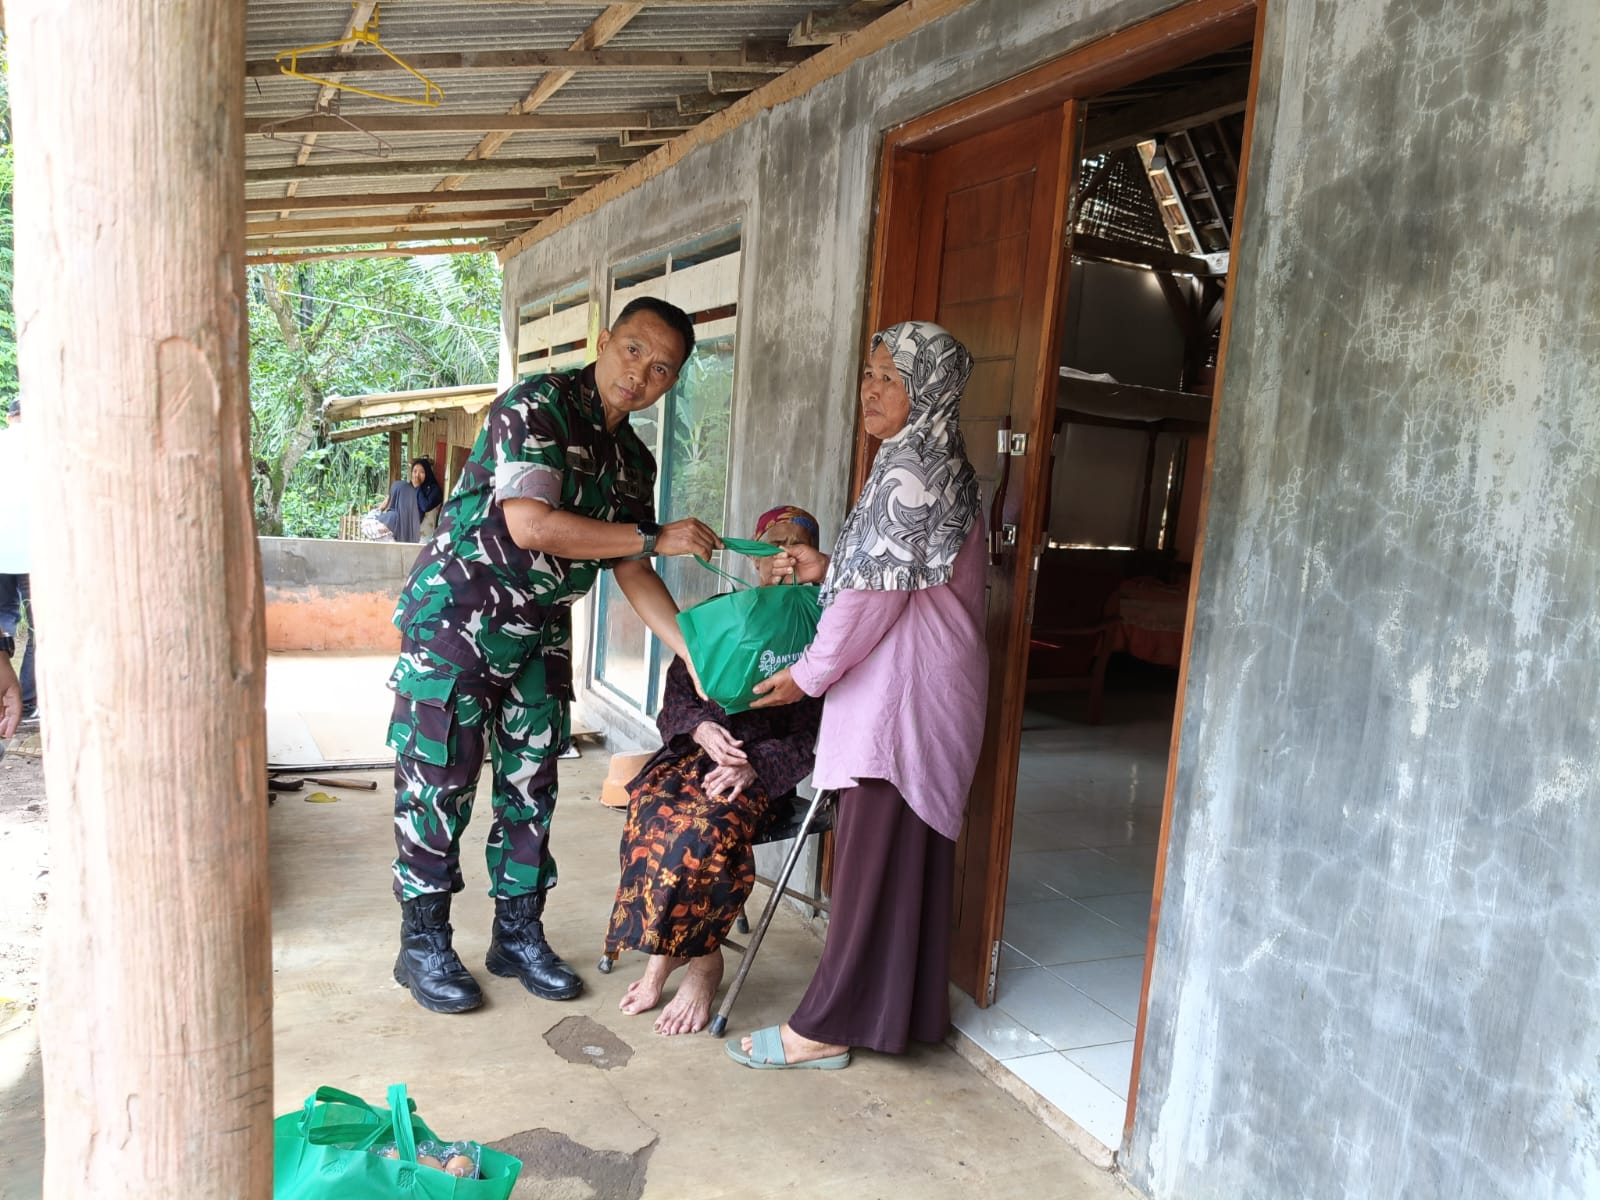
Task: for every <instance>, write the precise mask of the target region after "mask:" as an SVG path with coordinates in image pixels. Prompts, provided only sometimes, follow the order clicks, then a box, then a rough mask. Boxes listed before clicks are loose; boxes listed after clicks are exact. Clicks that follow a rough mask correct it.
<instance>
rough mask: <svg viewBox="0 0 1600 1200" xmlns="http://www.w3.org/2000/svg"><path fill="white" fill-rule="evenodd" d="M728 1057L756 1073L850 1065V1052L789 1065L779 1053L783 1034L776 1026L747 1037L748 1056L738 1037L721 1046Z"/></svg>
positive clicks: (834, 1067) (811, 1069)
mask: <svg viewBox="0 0 1600 1200" xmlns="http://www.w3.org/2000/svg"><path fill="white" fill-rule="evenodd" d="M724 1046H725V1048H726V1049H727V1051H728V1057H729V1058H731V1059H733V1061H734V1062H736V1063H739V1064H740V1065H742V1066H746V1067H753V1068H754V1069H755V1070H757V1071H840V1070H843V1069H844V1068H845V1067H848V1066H849V1065H850V1051H848V1050H846V1051H845V1052H844V1053H843V1054H835V1055H833V1056H831V1057H829V1058H813V1059H811V1060H810V1061H809V1062H797V1063H792V1062H790V1061H789V1060H788V1059H787V1058H785V1057H784V1054H783V1033H782V1030H781V1029H780V1027H779V1026H777V1025H768V1026H767V1027H766V1028H765V1029H758V1030H756V1031H755V1032H754V1033H752V1034H751V1035H750V1053H749V1054H746V1053H745V1052H744V1049H743V1048H742V1047H741V1046H740V1045H739V1039H738V1038H729V1039H728V1041H727V1042H726V1043H724Z"/></svg>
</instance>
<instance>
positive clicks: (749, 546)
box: [694, 537, 800, 589]
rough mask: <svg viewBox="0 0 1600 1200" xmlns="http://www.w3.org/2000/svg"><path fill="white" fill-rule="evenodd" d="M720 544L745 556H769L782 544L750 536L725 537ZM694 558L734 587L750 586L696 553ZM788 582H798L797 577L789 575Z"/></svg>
mask: <svg viewBox="0 0 1600 1200" xmlns="http://www.w3.org/2000/svg"><path fill="white" fill-rule="evenodd" d="M722 544H723V546H724V547H725V548H726V549H729V550H732V551H733V552H734V553H735V554H742V555H744V556H745V557H746V558H771V557H772V556H773V555H775V554H782V553H783V547H782V546H774V545H773V544H772V543H771V542H757V541H753V540H752V539H750V538H736V537H725V538H723V539H722ZM694 560H695V562H697V563H699V564H700V565H701V566H702V567H704V568H705V569H706V570H708V571H710V572H711V573H712V574H713V575H720V576H722V578H724V579H726V580H727V581H728V582H729V583H731V584H733V586H734V588H735V589H738V588H748V587H750V586H751V585H750V584H748V583H746V582H745V581H744V580H742V579H735V578H734V577H733V576H732V575H729V574H728V573H727V572H726V571H724V570H723V569H722V568H721V567H714V566H712V565H711V563H710V562H708V561H707V560H705V559H703V558H701V557H700V556H699V555H698V554H696V555H695V556H694ZM789 582H790V583H799V582H800V580H799V579H798V578H797V577H794V576H791V577H790V579H789Z"/></svg>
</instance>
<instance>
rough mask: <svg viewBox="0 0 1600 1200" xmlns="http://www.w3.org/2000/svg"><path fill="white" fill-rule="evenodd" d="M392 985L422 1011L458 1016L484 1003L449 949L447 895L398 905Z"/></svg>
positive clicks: (436, 894) (475, 984)
mask: <svg viewBox="0 0 1600 1200" xmlns="http://www.w3.org/2000/svg"><path fill="white" fill-rule="evenodd" d="M394 978H395V982H397V983H400V984H404V985H405V986H406V987H408V988H410V989H411V995H412V997H413V998H414V999H415V1000H416V1002H417V1003H418V1004H420V1005H422V1007H423V1008H426V1009H429V1010H430V1011H432V1012H438V1013H460V1012H467V1011H469V1010H471V1009H474V1008H477V1007H478V1006H479V1005H480V1004H482V1003H483V990H482V989H481V988H480V987H478V981H477V980H476V979H474V978H473V977H472V974H471V972H469V971H468V970H467V968H466V967H465V966H464V965H463V964H462V962H461V959H460V958H458V957H457V956H456V952H455V951H454V950H453V949H451V947H450V893H449V892H427V893H425V894H423V895H421V896H417V897H415V898H413V899H411V900H403V901H401V902H400V957H399V958H397V959H395V960H394Z"/></svg>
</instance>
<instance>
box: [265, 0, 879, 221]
mask: <svg viewBox="0 0 1600 1200" xmlns="http://www.w3.org/2000/svg"><path fill="white" fill-rule="evenodd" d="M851 2H852V0H753V2H752V3H748V4H741V3H732V4H728V3H723V4H711V3H708V4H689V5H684V4H663V5H657V6H646V7H645V8H644V9H643V11H642V12H640V13H639V14H638V15H637V16H635V17H634V18H633V19H632V20H630V21H629V22H628V23H627V24H626V25H624V26H623V27H622V28H621V29H620V30H617V31H615V32H614V33H613V36H612V37H611V38H610V39H609V40H608V41H607V42H606V44H605V46H604V47H603V50H602V52H606V51H611V52H619V53H626V52H637V51H669V50H670V51H683V52H686V53H708V52H723V53H727V52H735V51H738V50H739V49H740V48H741V47H742V46H743V45H744V44H745V43H746V42H749V41H759V42H765V43H773V44H779V45H781V44H784V43H785V42H786V41H787V39H788V36H789V34H790V32H791V31H792V30H793V29H794V28H795V26H796V25H797V24H798V23H799V22H800V21H801V20H803V19H804V18H805V17H806V15H807V14H808V13H811V12H816V11H820V10H831V9H838V8H843V7H845V6H847V5H848V4H850V3H851ZM378 11H379V24H378V32H379V36H380V37H381V38H382V40H383V44H384V46H385V47H386V48H387V49H389V50H390V51H392V52H393V53H394V54H397V55H399V56H400V57H401V58H407V57H408V56H415V55H421V54H429V53H441V52H478V51H496V50H539V51H564V50H567V49H568V48H569V47H570V46H571V45H572V44H573V43H574V42H575V41H577V40H578V39H579V38H580V37H582V36H584V34H585V32H586V31H587V30H588V29H589V28H590V26H591V24H592V23H593V22H594V21H595V20H596V18H598V17H600V16H601V15H602V14H603V13H605V12H606V11H607V7H606V5H605V4H602V3H596V4H583V3H566V2H564V0H552V2H549V3H542V4H530V3H526V2H523V3H492V2H489V3H485V2H479V0H473V2H470V3H469V2H467V0H391V2H389V3H383V4H380V6H379V10H378ZM350 16H351V5H350V3H349V0H248V25H247V32H246V47H247V50H246V53H247V57H248V58H249V59H250V60H251V61H252V62H267V61H268V60H271V59H272V58H273V57H274V56H275V55H277V54H278V53H280V52H282V51H284V50H288V49H292V48H298V47H303V46H306V45H308V44H311V43H317V42H326V41H332V40H333V39H335V38H337V37H339V36H340V34H342V33H343V32H344V30H345V26H346V24H347V23H348V21H349V20H350ZM359 53H360V54H375V53H376V52H375V51H373V50H371V49H367V48H362V49H361V50H360V51H359ZM426 73H427V74H428V75H429V76H430V77H431V78H433V79H434V81H435V82H436V83H437V84H438V85H439V86H440V87H441V88H442V89H443V91H444V98H443V101H442V103H440V104H439V105H438V106H437V107H418V106H413V105H403V104H397V103H394V102H392V101H386V100H382V99H376V98H373V97H368V96H361V95H357V94H355V93H352V92H348V91H341V92H338V93H337V94H336V100H335V103H336V105H337V111H338V112H339V113H340V115H342V116H344V117H345V118H347V119H349V120H352V121H354V122H355V123H356V124H357V125H359V124H360V123H361V122H362V120H363V118H369V117H375V116H382V117H384V118H401V119H404V118H406V117H408V116H415V117H420V118H423V121H422V124H423V125H426V124H427V121H426V118H428V117H430V116H432V117H435V118H439V117H449V116H461V115H466V116H477V115H479V114H495V115H498V114H504V113H507V112H509V111H510V110H511V109H512V108H513V106H515V105H517V104H519V103H520V102H521V101H522V100H523V99H524V98H525V97H526V96H527V95H528V93H529V92H530V91H531V90H532V89H533V88H534V87H535V86H536V85H537V84H538V83H539V82H540V80H541V79H542V78H544V77H546V76H547V75H548V74H549V72H548V71H545V70H540V69H537V68H530V69H527V70H521V69H501V68H498V67H497V68H494V69H488V70H482V69H474V70H429V71H427V72H426ZM773 77H775V76H773ZM348 79H349V81H350V82H354V83H357V84H358V85H360V86H364V87H371V88H373V89H374V90H392V91H395V92H399V93H403V94H412V93H416V94H420V93H421V85H420V84H418V83H416V82H415V81H413V80H410V78H409V77H408V76H406V75H404V74H403V73H400V72H385V73H382V74H379V73H375V72H368V73H364V74H362V75H359V76H349V77H348ZM708 86H709V81H708V78H707V72H706V71H705V70H700V69H683V70H611V69H608V70H579V71H577V72H576V73H574V74H573V75H572V76H571V77H570V79H568V80H567V81H566V82H565V83H564V84H563V86H561V87H560V89H559V90H557V91H556V92H555V93H554V94H553V95H551V96H550V97H548V98H547V99H546V100H545V102H544V103H543V104H541V105H540V106H539V108H538V109H537V114H536V115H545V116H551V117H574V116H582V115H587V114H595V113H613V112H615V113H631V114H642V113H644V112H646V110H649V109H660V108H671V107H672V106H673V104H674V101H675V99H676V98H677V97H679V96H684V95H694V94H698V93H703V92H705V91H706V90H707V87H708ZM317 95H318V87H317V85H316V84H313V83H310V82H308V81H305V80H299V79H292V78H287V77H284V76H281V75H275V74H271V73H270V70H269V71H268V73H263V74H261V75H258V76H253V77H251V78H250V79H248V80H247V81H246V85H245V116H246V119H247V120H253V121H264V120H283V119H288V118H293V117H298V116H303V115H305V114H307V113H308V112H310V111H311V110H312V108H313V106H314V104H315V103H316V100H317ZM483 136H484V135H483V132H482V131H481V130H468V131H461V130H440V129H424V130H411V131H405V132H387V131H385V132H383V133H382V134H381V137H382V140H383V146H382V147H381V149H382V150H383V153H384V155H385V156H384V157H383V158H375V157H370V156H369V155H368V154H363V153H361V151H371V150H376V149H380V146H379V143H377V142H376V141H374V140H373V139H372V138H370V137H365V136H363V135H362V134H360V133H357V132H354V131H340V132H323V133H320V134H318V135H317V136H316V137H314V138H311V139H309V140H310V141H311V142H312V143H314V144H313V145H312V148H311V149H310V151H309V153H308V154H307V161H306V164H305V169H306V170H307V172H308V174H306V175H305V176H304V177H301V178H298V179H295V180H292V181H291V180H285V179H273V180H262V179H260V178H253V177H251V175H252V174H253V173H255V172H258V171H263V170H273V169H276V170H279V171H281V170H283V169H285V168H293V167H295V166H296V159H297V157H298V156H299V155H300V153H301V141H300V140H299V139H304V138H305V135H304V134H292V133H278V134H277V136H276V137H274V138H269V137H266V136H262V135H261V134H252V135H250V136H249V137H248V139H247V149H246V159H245V165H246V171H247V172H248V173H250V174H247V179H246V194H247V195H248V196H250V197H251V198H252V199H266V198H277V197H282V196H284V195H286V194H287V192H288V191H289V189H290V188H291V187H292V188H293V189H294V191H295V193H296V194H298V195H301V196H308V197H312V196H314V197H336V196H343V195H350V196H360V197H377V196H382V195H392V194H396V193H415V192H423V191H429V190H431V189H432V188H434V186H435V185H436V184H437V183H438V182H439V181H440V180H441V179H442V178H444V177H445V175H446V174H449V173H450V172H448V171H444V170H440V169H438V164H446V163H449V164H452V165H453V164H454V163H455V162H457V161H460V160H463V159H465V158H466V157H467V156H468V155H469V154H472V153H473V152H474V150H475V148H477V147H478V146H479V145H480V144H481V142H482V138H483ZM619 136H620V135H619V131H618V130H615V129H590V130H571V129H567V130H548V131H546V130H536V131H532V130H530V131H520V130H519V131H515V132H512V133H510V134H509V136H506V135H503V134H502V135H501V136H500V137H499V138H498V139H497V140H498V141H499V142H500V145H499V146H498V147H496V149H495V150H494V151H493V152H492V155H491V158H492V159H495V160H502V161H503V160H523V159H544V158H559V159H569V160H577V159H583V160H586V161H590V160H596V151H597V148H599V147H602V146H610V147H613V148H614V147H616V146H617V144H618V140H619ZM596 161H597V160H596ZM407 162H411V163H427V164H434V166H433V168H432V169H422V170H418V171H414V172H406V173H404V174H395V173H393V172H396V171H397V170H398V169H399V168H400V167H401V164H404V163H407ZM330 169H336V170H337V171H338V173H337V174H334V175H326V174H320V173H319V172H321V171H326V170H330ZM571 170H572V168H570V167H567V168H561V169H559V170H555V171H545V170H539V171H528V170H509V171H493V172H489V173H484V174H476V173H475V174H471V175H469V176H467V177H466V178H465V180H464V182H463V184H462V188H461V190H463V191H467V190H479V189H496V190H501V189H510V188H524V187H525V188H527V189H529V190H530V191H531V190H532V189H534V188H537V187H548V186H551V185H553V184H554V183H555V181H556V177H557V176H558V175H563V174H570V172H571ZM596 178H598V177H596ZM440 203H441V204H443V205H448V204H449V195H448V194H447V193H441V199H440ZM510 206H512V205H508V207H510ZM390 211H391V213H393V212H395V211H398V210H394V209H391V210H390ZM363 214H371V215H373V216H374V217H381V216H383V213H382V210H381V209H378V208H376V207H374V206H370V205H369V206H363V207H351V208H348V209H341V210H337V215H340V216H351V217H359V216H361V215H363ZM330 215H333V214H332V213H330V211H329V210H326V209H315V210H311V209H308V210H305V211H303V212H297V213H295V214H294V217H295V219H299V218H301V217H305V218H307V219H314V218H319V217H320V218H325V217H328V216H330ZM280 236H283V237H288V236H293V235H291V234H284V235H280ZM419 236H422V235H421V234H420V232H419ZM351 238H352V240H353V241H356V242H359V240H360V235H359V233H357V234H352V235H351ZM256 248H259V247H258V245H257V243H256V242H254V241H253V242H252V249H256Z"/></svg>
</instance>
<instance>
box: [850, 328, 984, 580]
mask: <svg viewBox="0 0 1600 1200" xmlns="http://www.w3.org/2000/svg"><path fill="white" fill-rule="evenodd" d="M879 346H886V347H888V350H889V355H890V357H891V358H893V359H894V365H895V369H896V370H897V371H899V372H900V378H901V380H902V381H903V382H904V383H905V387H906V391H907V392H908V393H910V396H911V412H910V413H909V414H908V415H907V417H906V423H905V427H904V428H902V429H901V430H900V432H899V433H897V434H895V435H894V436H893V437H891V438H888V439H886V440H885V441H884V443H883V445H882V446H881V447H880V448H879V449H878V457H877V458H876V459H875V460H873V463H872V472H871V474H869V475H868V476H867V482H866V486H865V487H863V488H862V489H861V498H860V499H858V500H857V501H856V503H855V507H854V508H852V509H851V510H850V515H849V516H847V517H846V518H845V520H844V527H843V528H841V529H840V530H839V538H838V540H837V541H836V542H835V543H834V547H833V560H832V562H830V563H829V565H828V573H827V575H826V576H824V577H823V580H822V596H821V600H822V603H823V604H825V605H826V604H830V603H832V602H833V598H834V596H835V595H837V594H838V593H839V592H841V591H844V590H846V589H851V588H853V589H856V590H860V591H881V592H913V591H919V590H921V589H922V588H930V587H939V586H940V585H941V584H946V583H949V582H950V575H951V573H952V571H953V570H954V568H955V562H956V555H957V554H959V553H960V551H961V546H962V543H963V542H965V541H966V539H967V534H968V533H969V532H970V531H971V529H972V525H973V522H974V521H976V520H977V519H978V510H979V506H980V503H981V502H980V499H979V493H978V477H977V475H976V474H975V473H974V472H973V470H972V464H971V463H969V462H968V461H967V450H966V444H965V443H964V442H963V441H962V439H961V420H960V416H961V413H960V409H961V391H962V389H963V388H965V387H966V385H967V378H968V377H969V376H970V375H971V374H972V355H971V354H969V353H968V352H967V348H966V347H965V346H963V345H962V344H961V343H960V342H958V341H956V339H955V338H954V337H953V336H951V334H950V333H949V332H948V331H947V330H945V329H943V328H941V327H940V326H938V325H935V324H933V323H932V322H930V321H904V322H902V323H901V324H899V325H892V326H890V327H889V328H888V329H885V330H884V331H883V332H882V333H877V334H874V335H873V337H872V348H873V349H874V350H876V349H877V348H878V347H879Z"/></svg>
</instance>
